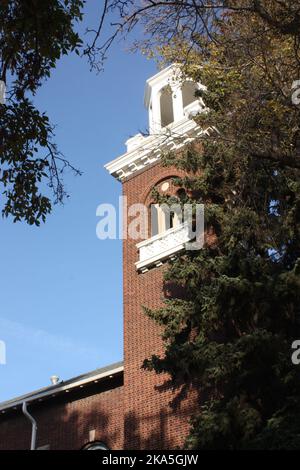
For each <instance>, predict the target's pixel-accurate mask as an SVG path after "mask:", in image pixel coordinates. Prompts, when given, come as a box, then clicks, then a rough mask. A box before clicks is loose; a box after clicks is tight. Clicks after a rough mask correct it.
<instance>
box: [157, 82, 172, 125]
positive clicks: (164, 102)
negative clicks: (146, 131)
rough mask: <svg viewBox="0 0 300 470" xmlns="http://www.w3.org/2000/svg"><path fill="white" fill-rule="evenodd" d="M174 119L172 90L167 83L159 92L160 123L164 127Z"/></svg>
mask: <svg viewBox="0 0 300 470" xmlns="http://www.w3.org/2000/svg"><path fill="white" fill-rule="evenodd" d="M173 121H174V113H173V99H172V90H171V87H170V86H169V85H168V86H166V87H164V88H163V89H162V90H161V92H160V123H161V127H166V126H168V125H169V124H171V123H172V122H173Z"/></svg>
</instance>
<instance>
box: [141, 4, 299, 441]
mask: <svg viewBox="0 0 300 470" xmlns="http://www.w3.org/2000/svg"><path fill="white" fill-rule="evenodd" d="M216 21H217V24H215V31H216V30H218V34H216V33H215V38H214V41H207V42H206V43H205V47H203V46H204V43H203V36H201V35H200V36H199V37H198V42H199V44H200V46H201V47H200V46H199V48H196V47H194V48H193V50H192V52H191V50H190V44H187V43H186V42H185V41H184V40H181V38H180V37H179V36H178V37H176V38H175V40H174V41H173V44H172V45H170V46H168V45H165V46H164V47H163V48H162V49H161V50H160V53H161V54H162V55H163V57H164V59H165V60H166V61H167V62H171V61H173V60H174V58H176V60H177V61H178V60H179V61H181V62H182V71H183V73H184V74H186V75H188V76H190V77H192V78H193V79H194V80H195V81H199V82H201V83H202V84H204V85H205V86H206V87H207V90H206V91H204V92H201V96H202V97H203V100H204V102H205V104H206V106H207V108H208V110H207V112H205V113H202V114H199V115H198V116H197V117H196V118H195V119H196V121H197V122H198V124H199V125H200V126H201V127H202V128H203V129H207V128H209V129H210V133H209V136H203V137H202V138H200V139H199V141H198V140H197V141H194V142H193V143H192V144H190V145H189V146H187V147H185V149H184V150H182V151H180V152H179V153H178V152H176V153H172V152H171V153H169V154H166V155H164V157H163V164H164V165H167V166H168V165H175V166H176V167H179V168H181V169H184V170H186V171H187V173H188V174H187V176H186V178H181V179H179V178H178V179H176V184H178V186H180V187H184V188H185V189H186V194H187V195H188V196H187V199H186V200H185V202H190V203H193V204H194V203H195V202H200V203H204V204H205V224H206V233H207V234H213V235H214V236H213V237H212V236H210V237H208V236H207V237H206V243H205V246H204V248H203V249H201V250H199V251H187V252H185V253H183V254H182V255H181V256H179V257H178V258H177V260H176V261H174V262H172V263H170V266H169V268H168V270H167V272H166V274H165V283H166V285H168V283H172V285H173V284H174V283H175V284H176V285H177V286H178V287H179V288H180V289H178V292H184V295H182V294H181V295H178V297H175V298H172V299H166V300H165V305H164V306H163V308H161V309H158V310H149V309H147V308H146V309H145V310H146V313H147V314H148V315H149V316H150V317H151V318H152V319H154V320H155V321H156V322H157V323H158V324H160V325H162V327H163V339H164V342H165V354H164V355H163V356H161V357H158V356H153V357H151V358H148V359H147V360H145V363H144V367H145V368H147V369H150V370H153V369H154V370H155V371H156V372H157V373H162V372H167V373H169V374H170V375H171V377H172V378H173V381H174V384H177V386H178V387H181V385H180V384H182V383H184V384H185V385H184V386H185V387H187V386H188V385H189V384H190V385H191V386H192V385H193V384H194V385H195V384H196V386H197V387H198V388H199V398H200V400H199V413H198V415H197V416H194V417H193V418H192V422H191V424H192V425H191V432H190V435H189V436H188V438H187V443H186V445H187V446H188V447H190V448H199V449H221V448H223V449H256V448H259V449H261V448H265V449H296V448H299V447H300V374H299V366H298V367H297V366H295V365H293V363H292V360H291V355H292V352H293V350H292V343H293V341H294V340H297V339H300V232H299V231H300V169H299V168H300V134H299V132H300V127H299V126H300V106H299V105H297V104H296V103H293V101H292V91H291V89H292V84H293V82H294V81H295V80H296V79H297V78H298V77H300V73H299V72H300V69H299V66H300V62H299V56H298V50H297V47H296V46H295V43H296V40H295V35H293V34H283V33H282V32H281V31H279V30H278V29H277V28H270V25H269V24H268V22H266V21H265V20H264V19H263V18H261V17H260V16H259V15H257V14H252V13H251V14H247V15H246V16H245V15H244V14H241V13H240V12H230V13H228V14H226V15H225V16H222V17H220V18H217V19H216ZM187 51H189V53H188V54H187ZM199 93H200V92H199ZM158 199H159V197H158Z"/></svg>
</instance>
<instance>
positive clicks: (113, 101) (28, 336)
mask: <svg viewBox="0 0 300 470" xmlns="http://www.w3.org/2000/svg"><path fill="white" fill-rule="evenodd" d="M97 3H98V2H93V1H91V0H89V1H88V8H87V16H86V19H85V23H84V28H85V27H86V26H87V25H89V26H92V25H95V24H96V21H97V18H98V17H99V11H98V8H99V7H98V6H97ZM98 5H99V4H98ZM127 48H128V43H124V42H121V43H119V44H115V46H114V48H113V49H112V50H111V52H110V54H109V59H108V61H107V62H106V65H105V70H104V72H103V73H101V74H100V75H96V74H95V73H93V72H90V70H89V67H88V65H87V63H86V62H85V61H84V60H83V59H81V58H79V57H77V56H76V55H75V54H74V55H72V56H70V57H67V58H64V59H63V60H62V61H61V62H59V64H58V66H57V69H56V70H55V71H54V72H53V74H52V77H51V79H50V80H49V81H48V82H46V83H45V84H44V85H43V86H42V88H41V89H40V91H39V93H38V95H37V97H36V99H35V102H36V104H37V105H38V106H39V108H40V109H41V110H44V111H46V112H47V113H48V115H49V116H50V119H51V121H52V122H53V123H55V124H56V125H57V128H56V142H57V144H58V146H59V149H60V150H61V151H62V152H63V153H64V154H65V156H66V157H67V158H68V159H69V160H70V161H71V163H72V164H73V165H75V166H76V167H79V168H80V169H81V170H82V171H83V176H81V177H74V176H73V175H71V174H67V175H66V178H65V182H66V187H67V190H68V192H69V193H70V196H71V197H70V199H69V200H67V201H66V204H65V205H64V206H55V207H54V210H53V213H52V214H51V215H50V217H48V220H47V222H46V224H45V225H43V226H41V227H40V228H35V227H29V226H27V225H25V224H24V223H21V224H20V223H18V224H13V223H12V221H11V220H9V219H1V218H0V240H1V247H2V250H1V270H0V295H1V303H0V340H2V341H5V343H6V352H7V364H6V365H0V401H3V400H6V399H9V398H12V397H14V396H17V395H19V394H22V393H26V392H29V391H32V390H34V389H36V388H40V387H43V386H47V385H48V384H49V383H50V380H49V378H50V376H51V375H53V374H57V375H58V376H59V377H60V378H61V379H63V380H66V379H68V378H70V377H72V376H76V375H78V374H81V373H84V372H88V371H89V370H92V369H94V368H97V367H101V366H104V365H107V364H109V363H112V362H116V361H118V360H121V359H122V354H123V349H122V348H123V344H122V334H123V325H122V247H121V242H120V241H118V240H106V241H100V240H98V239H97V237H96V225H97V221H98V219H97V217H96V208H97V206H98V205H99V204H101V203H103V202H105V203H112V204H115V205H117V203H118V197H119V195H120V193H121V184H120V183H118V182H117V181H115V180H114V179H113V178H112V177H111V176H110V175H109V174H108V173H107V172H106V171H105V170H104V168H103V165H104V164H105V163H107V162H108V161H110V160H112V159H114V158H116V157H117V156H119V155H120V154H122V153H123V152H124V151H125V146H124V143H125V141H126V139H127V138H128V137H130V136H132V135H134V134H136V133H137V132H138V131H139V130H140V129H146V128H147V113H146V110H145V109H144V107H143V93H144V85H145V80H146V79H147V78H149V77H150V76H151V75H153V74H154V73H155V72H156V66H155V64H154V62H151V61H150V62H149V61H147V60H146V59H145V58H144V57H143V56H141V55H138V54H129V53H128V52H126V49H127Z"/></svg>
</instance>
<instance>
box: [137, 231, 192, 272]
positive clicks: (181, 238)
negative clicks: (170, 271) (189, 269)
mask: <svg viewBox="0 0 300 470" xmlns="http://www.w3.org/2000/svg"><path fill="white" fill-rule="evenodd" d="M189 241H191V235H190V234H189V225H188V224H187V223H183V224H180V225H178V226H176V227H173V228H170V229H169V230H166V231H165V232H163V233H160V234H158V235H154V236H153V237H151V238H149V239H148V240H143V241H142V242H140V243H138V244H137V245H136V247H137V249H138V250H139V257H140V260H139V261H137V262H136V263H135V267H136V269H137V270H138V271H141V272H142V273H144V272H146V271H148V269H149V268H150V267H151V266H160V265H161V264H162V262H163V261H164V260H166V259H167V258H170V257H172V255H174V254H175V253H178V252H180V251H182V250H184V249H185V246H186V243H188V242H189ZM151 245H154V250H153V249H151ZM153 251H154V254H153Z"/></svg>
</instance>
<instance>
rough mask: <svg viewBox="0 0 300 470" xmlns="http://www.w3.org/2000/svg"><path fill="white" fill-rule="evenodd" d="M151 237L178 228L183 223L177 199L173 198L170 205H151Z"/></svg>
mask: <svg viewBox="0 0 300 470" xmlns="http://www.w3.org/2000/svg"><path fill="white" fill-rule="evenodd" d="M150 216H151V237H154V236H155V235H159V234H162V233H164V232H165V231H166V230H170V229H172V228H175V227H178V226H179V225H181V224H182V222H183V214H182V207H181V205H180V202H179V199H178V198H175V197H173V201H172V204H170V205H169V204H151V206H150Z"/></svg>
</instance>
